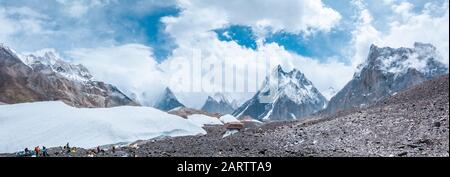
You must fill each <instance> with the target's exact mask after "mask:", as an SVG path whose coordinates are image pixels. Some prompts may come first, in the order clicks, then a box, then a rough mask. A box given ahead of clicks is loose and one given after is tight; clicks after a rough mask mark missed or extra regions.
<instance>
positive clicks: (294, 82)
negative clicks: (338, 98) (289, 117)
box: [261, 65, 323, 103]
mask: <svg viewBox="0 0 450 177" xmlns="http://www.w3.org/2000/svg"><path fill="white" fill-rule="evenodd" d="M270 91H274V92H275V93H274V94H272V93H269V92H270ZM261 92H262V93H263V96H266V95H272V101H273V100H276V99H277V98H279V97H281V96H286V97H288V98H289V99H291V100H292V101H294V102H295V103H303V102H307V101H308V100H313V101H317V102H321V101H322V100H321V99H322V98H323V95H322V94H321V93H320V92H319V91H318V90H317V89H316V88H314V86H313V84H312V82H311V81H309V80H308V79H307V78H306V77H305V75H304V74H303V73H302V72H300V71H299V70H297V69H295V68H294V69H293V70H291V71H290V72H286V71H284V70H283V68H282V67H281V66H280V65H278V66H277V67H276V68H275V69H274V70H273V71H272V72H271V74H270V76H269V77H267V78H266V79H265V81H264V83H263V87H262V89H261Z"/></svg>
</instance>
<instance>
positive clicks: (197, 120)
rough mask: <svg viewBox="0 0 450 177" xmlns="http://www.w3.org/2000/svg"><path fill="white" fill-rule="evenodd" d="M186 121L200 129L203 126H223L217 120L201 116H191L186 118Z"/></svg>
mask: <svg viewBox="0 0 450 177" xmlns="http://www.w3.org/2000/svg"><path fill="white" fill-rule="evenodd" d="M187 120H188V121H189V122H191V123H193V124H195V125H197V126H200V127H203V126H205V125H223V123H222V122H221V121H220V120H219V119H218V118H215V117H210V116H207V115H203V114H192V115H190V116H188V118H187Z"/></svg>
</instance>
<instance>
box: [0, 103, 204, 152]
mask: <svg viewBox="0 0 450 177" xmlns="http://www.w3.org/2000/svg"><path fill="white" fill-rule="evenodd" d="M0 122H1V123H0V152H16V151H19V150H23V149H24V148H26V147H28V148H32V147H35V146H38V145H39V146H46V147H57V146H62V145H65V144H66V143H67V142H69V143H70V144H71V145H72V146H77V147H83V148H92V147H96V146H98V145H106V144H115V143H130V142H133V141H136V140H145V139H151V138H155V137H160V136H185V135H196V134H205V133H206V132H205V131H204V130H203V129H202V128H201V126H199V125H197V124H195V123H193V122H191V121H189V120H186V119H184V118H181V117H179V116H175V115H171V114H168V113H165V112H162V111H160V110H157V109H154V108H150V107H133V106H123V107H114V108H74V107H70V106H68V105H66V104H64V103H62V102H35V103H23V104H13V105H1V106H0Z"/></svg>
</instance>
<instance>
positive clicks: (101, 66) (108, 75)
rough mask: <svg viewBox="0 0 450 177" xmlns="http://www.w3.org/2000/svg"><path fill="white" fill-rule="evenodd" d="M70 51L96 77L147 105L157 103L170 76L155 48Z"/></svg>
mask: <svg viewBox="0 0 450 177" xmlns="http://www.w3.org/2000/svg"><path fill="white" fill-rule="evenodd" d="M67 54H68V55H69V56H71V58H75V59H76V60H75V61H76V62H77V63H82V64H83V65H85V66H86V67H87V68H88V69H89V70H90V71H91V73H92V74H93V75H94V76H95V79H96V80H100V81H104V82H107V83H111V84H113V85H115V86H117V87H118V88H119V89H120V90H122V91H124V92H125V94H127V95H128V96H131V97H133V98H134V99H135V100H137V101H139V102H140V103H141V104H144V105H147V106H152V105H153V104H154V102H153V101H154V100H155V99H156V97H157V96H158V94H159V93H160V92H161V91H162V90H163V89H164V86H165V85H166V84H165V79H166V78H167V77H166V76H167V75H166V74H164V72H163V71H161V70H160V69H159V68H158V64H157V62H156V61H155V59H154V58H153V53H152V49H151V48H149V47H147V46H144V45H140V44H126V45H120V46H112V47H98V48H85V49H83V48H81V49H74V50H72V51H69V52H68V53H67Z"/></svg>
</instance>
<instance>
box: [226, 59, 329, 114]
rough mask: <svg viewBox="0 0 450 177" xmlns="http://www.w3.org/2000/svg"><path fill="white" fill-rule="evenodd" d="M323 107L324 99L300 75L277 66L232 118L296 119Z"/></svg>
mask: <svg viewBox="0 0 450 177" xmlns="http://www.w3.org/2000/svg"><path fill="white" fill-rule="evenodd" d="M263 99H264V100H263ZM326 104H327V101H326V98H325V97H324V96H323V95H322V94H321V93H320V92H319V91H318V90H317V89H316V88H315V87H314V85H313V84H312V83H311V81H309V80H308V79H307V78H306V77H305V75H304V74H303V73H301V72H300V71H298V70H296V69H294V70H292V71H291V72H285V71H283V69H282V68H281V66H278V67H276V68H275V69H274V70H273V71H272V73H271V75H270V76H268V77H267V78H266V80H265V82H264V84H263V87H262V89H261V90H260V91H258V92H257V93H256V95H255V96H253V98H252V99H250V100H248V101H247V102H245V103H244V104H243V105H242V106H241V107H239V108H238V109H236V111H234V113H233V115H234V116H236V117H238V118H242V117H245V116H250V117H252V118H254V119H256V120H259V121H283V120H296V119H298V118H302V117H306V116H309V115H311V114H313V113H315V112H317V111H320V110H322V109H323V108H324V107H325V106H326Z"/></svg>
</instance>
